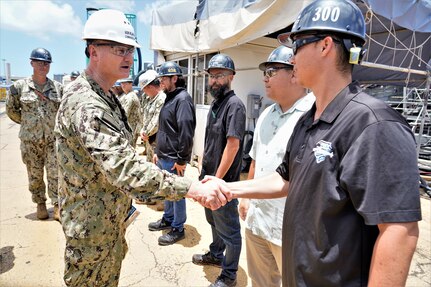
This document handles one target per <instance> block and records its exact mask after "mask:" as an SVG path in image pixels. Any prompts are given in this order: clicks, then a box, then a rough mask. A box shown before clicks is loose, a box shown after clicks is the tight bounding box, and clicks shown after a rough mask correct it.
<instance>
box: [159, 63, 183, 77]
mask: <svg viewBox="0 0 431 287" xmlns="http://www.w3.org/2000/svg"><path fill="white" fill-rule="evenodd" d="M158 73H159V77H163V76H175V75H177V76H180V75H182V74H183V71H181V68H180V66H178V64H177V63H175V62H165V63H163V64H162V65H161V66H160V67H159V70H158Z"/></svg>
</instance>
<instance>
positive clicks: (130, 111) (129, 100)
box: [119, 77, 143, 147]
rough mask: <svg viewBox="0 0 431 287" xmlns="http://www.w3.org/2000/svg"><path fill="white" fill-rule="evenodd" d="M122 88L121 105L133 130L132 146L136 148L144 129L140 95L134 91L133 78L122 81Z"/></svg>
mask: <svg viewBox="0 0 431 287" xmlns="http://www.w3.org/2000/svg"><path fill="white" fill-rule="evenodd" d="M119 82H120V84H121V88H122V89H123V91H124V94H123V95H122V96H121V97H119V100H120V103H121V105H122V106H123V109H124V111H125V112H126V115H127V121H128V123H129V125H130V128H131V129H132V134H133V140H132V146H133V147H136V141H137V140H138V138H139V132H140V130H141V127H142V122H143V115H142V107H141V102H140V101H139V98H138V95H137V94H136V92H135V91H133V84H132V83H133V80H132V78H130V77H129V78H126V79H121V80H120V81H119Z"/></svg>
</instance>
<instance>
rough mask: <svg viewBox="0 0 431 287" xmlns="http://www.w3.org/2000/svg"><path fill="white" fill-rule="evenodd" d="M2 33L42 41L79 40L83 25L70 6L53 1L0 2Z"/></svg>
mask: <svg viewBox="0 0 431 287" xmlns="http://www.w3.org/2000/svg"><path fill="white" fill-rule="evenodd" d="M0 10H1V11H0V17H1V26H2V29H9V30H16V31H20V32H24V33H26V34H28V35H31V36H36V37H39V38H41V39H45V40H47V39H51V38H55V37H56V36H58V35H72V36H75V37H77V38H80V37H81V33H82V27H83V24H82V21H81V19H80V18H79V17H78V16H77V15H75V12H74V11H73V8H72V6H71V5H69V4H57V3H54V2H52V1H2V5H1V9H0Z"/></svg>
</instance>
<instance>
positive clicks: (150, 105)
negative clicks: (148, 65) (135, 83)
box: [139, 70, 166, 161]
mask: <svg viewBox="0 0 431 287" xmlns="http://www.w3.org/2000/svg"><path fill="white" fill-rule="evenodd" d="M139 86H140V87H141V89H142V91H143V92H144V94H143V98H144V99H143V107H142V108H143V110H144V124H143V127H142V129H141V138H142V139H143V141H144V142H145V151H146V154H147V159H148V160H149V161H151V160H152V159H153V155H154V148H155V147H156V134H157V130H158V129H159V114H160V110H161V109H162V107H163V104H164V103H165V99H166V94H165V92H163V90H162V89H161V87H160V80H159V79H157V72H156V71H154V70H148V71H146V72H145V73H144V74H142V75H141V76H140V77H139Z"/></svg>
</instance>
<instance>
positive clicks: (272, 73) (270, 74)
mask: <svg viewBox="0 0 431 287" xmlns="http://www.w3.org/2000/svg"><path fill="white" fill-rule="evenodd" d="M283 69H284V70H292V68H291V67H271V68H268V69H265V70H264V71H263V76H264V77H267V78H272V77H274V76H275V75H277V72H278V71H279V70H283Z"/></svg>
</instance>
